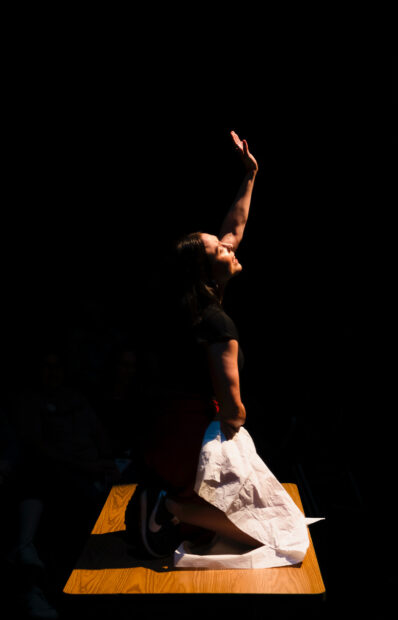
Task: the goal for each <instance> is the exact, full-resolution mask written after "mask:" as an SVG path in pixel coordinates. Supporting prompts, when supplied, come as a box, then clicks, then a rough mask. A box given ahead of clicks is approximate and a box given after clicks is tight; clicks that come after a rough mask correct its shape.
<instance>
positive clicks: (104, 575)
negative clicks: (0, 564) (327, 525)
mask: <svg viewBox="0 0 398 620" xmlns="http://www.w3.org/2000/svg"><path fill="white" fill-rule="evenodd" d="M283 486H284V488H285V489H286V491H287V492H288V493H289V494H290V496H291V497H292V499H293V500H294V501H295V503H296V504H297V506H298V507H299V508H300V510H301V511H302V512H304V511H303V507H302V504H301V500H300V496H299V492H298V489H297V486H296V485H295V484H287V483H285V484H283ZM135 488H136V485H134V484H130V485H120V486H114V487H113V488H112V490H111V492H110V493H109V496H108V498H107V500H106V502H105V504H104V507H103V509H102V511H101V514H100V515H99V517H98V520H97V522H96V524H95V526H94V528H93V530H92V534H91V536H90V538H89V540H88V542H87V545H86V547H85V549H84V550H83V553H82V555H81V557H80V559H79V561H78V563H77V566H76V568H75V569H74V570H73V571H72V573H71V575H70V577H69V579H68V581H67V583H66V585H65V588H64V593H66V594H79V595H82V594H209V593H211V594H230V593H234V594H279V595H280V594H282V595H285V594H307V595H308V594H312V595H320V594H323V593H324V592H325V586H324V583H323V580H322V576H321V572H320V569H319V565H318V561H317V558H316V555H315V550H314V546H313V543H312V540H311V536H310V546H309V548H308V551H307V554H306V556H305V558H304V561H303V562H302V563H301V564H299V565H296V566H284V567H280V568H265V569H246V570H236V569H234V570H230V569H224V570H208V569H206V570H204V569H200V570H194V569H181V568H180V569H179V568H174V567H173V562H172V557H170V558H169V559H166V560H165V559H161V560H157V559H154V560H136V559H134V558H132V557H131V556H128V553H127V551H126V547H127V543H126V541H125V539H124V538H123V533H124V532H125V529H126V528H125V525H124V512H125V509H126V506H127V504H128V502H129V500H130V498H131V496H132V494H133V493H134V491H135ZM126 565H127V567H126ZM87 566H90V568H85V567H87Z"/></svg>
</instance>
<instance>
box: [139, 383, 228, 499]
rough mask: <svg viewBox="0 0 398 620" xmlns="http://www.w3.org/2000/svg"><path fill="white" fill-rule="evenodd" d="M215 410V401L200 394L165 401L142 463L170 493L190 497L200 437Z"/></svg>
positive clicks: (213, 415) (152, 430) (200, 441)
mask: <svg viewBox="0 0 398 620" xmlns="http://www.w3.org/2000/svg"><path fill="white" fill-rule="evenodd" d="M218 411H219V404H218V402H217V401H216V400H215V399H211V398H210V399H207V398H205V397H202V396H199V395H198V396H196V395H192V396H191V395H190V396H185V395H184V396H179V395H174V396H168V397H167V398H165V400H164V403H163V406H162V411H160V412H159V414H158V415H157V416H156V419H155V420H154V425H153V428H151V430H150V434H149V441H148V442H147V446H146V450H145V462H146V466H147V468H149V470H150V471H151V472H153V473H154V474H155V476H156V477H157V478H160V480H161V481H162V482H163V483H164V484H165V486H166V488H167V489H168V490H169V491H170V492H172V493H175V494H177V495H179V496H190V495H192V494H193V488H194V485H195V479H196V471H197V467H198V460H199V453H200V450H201V447H202V441H203V436H204V434H205V431H206V428H207V427H208V425H209V424H210V422H212V420H213V419H214V417H215V415H216V414H217V413H218Z"/></svg>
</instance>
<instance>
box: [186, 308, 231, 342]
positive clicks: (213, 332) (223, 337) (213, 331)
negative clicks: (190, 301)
mask: <svg viewBox="0 0 398 620" xmlns="http://www.w3.org/2000/svg"><path fill="white" fill-rule="evenodd" d="M228 340H239V335H238V331H237V329H236V326H235V323H234V322H233V320H232V319H231V318H230V317H229V316H228V315H227V314H225V312H223V311H222V310H221V309H218V308H216V307H210V308H207V309H206V310H205V312H204V315H203V320H202V322H201V324H200V325H199V327H198V328H197V331H196V342H197V343H198V344H203V343H205V342H208V343H209V344H212V343H214V342H226V341H228Z"/></svg>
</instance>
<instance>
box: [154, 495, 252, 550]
mask: <svg viewBox="0 0 398 620" xmlns="http://www.w3.org/2000/svg"><path fill="white" fill-rule="evenodd" d="M198 499H200V502H199V501H197V499H196V498H195V501H192V500H191V499H189V498H179V499H171V498H170V497H168V498H166V502H165V506H166V508H167V510H168V511H169V512H171V513H172V514H173V515H174V516H175V517H177V519H178V520H179V521H181V523H189V525H196V526H198V527H201V528H204V529H206V530H211V531H213V532H215V533H216V534H220V535H221V536H223V537H225V538H231V539H232V540H236V541H238V542H240V543H242V544H244V545H249V546H250V547H253V548H257V547H261V546H262V543H260V542H259V541H258V540H256V539H255V538H252V537H251V536H249V535H248V534H245V532H242V530H240V529H239V528H238V527H236V525H234V524H233V523H232V521H230V520H229V519H228V517H227V516H226V514H225V513H223V512H222V511H221V510H219V509H218V508H216V507H215V506H212V505H211V504H209V503H208V502H206V501H204V500H202V499H201V498H198Z"/></svg>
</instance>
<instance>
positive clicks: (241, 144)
mask: <svg viewBox="0 0 398 620" xmlns="http://www.w3.org/2000/svg"><path fill="white" fill-rule="evenodd" d="M231 137H232V140H233V141H234V144H235V150H237V151H239V154H240V156H241V159H242V161H243V164H244V166H245V168H246V170H247V171H248V172H251V171H254V172H257V170H258V164H257V161H256V160H255V158H254V157H253V155H252V154H251V153H250V151H249V146H248V144H247V141H246V140H241V139H240V138H239V136H238V134H237V133H235V131H231Z"/></svg>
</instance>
